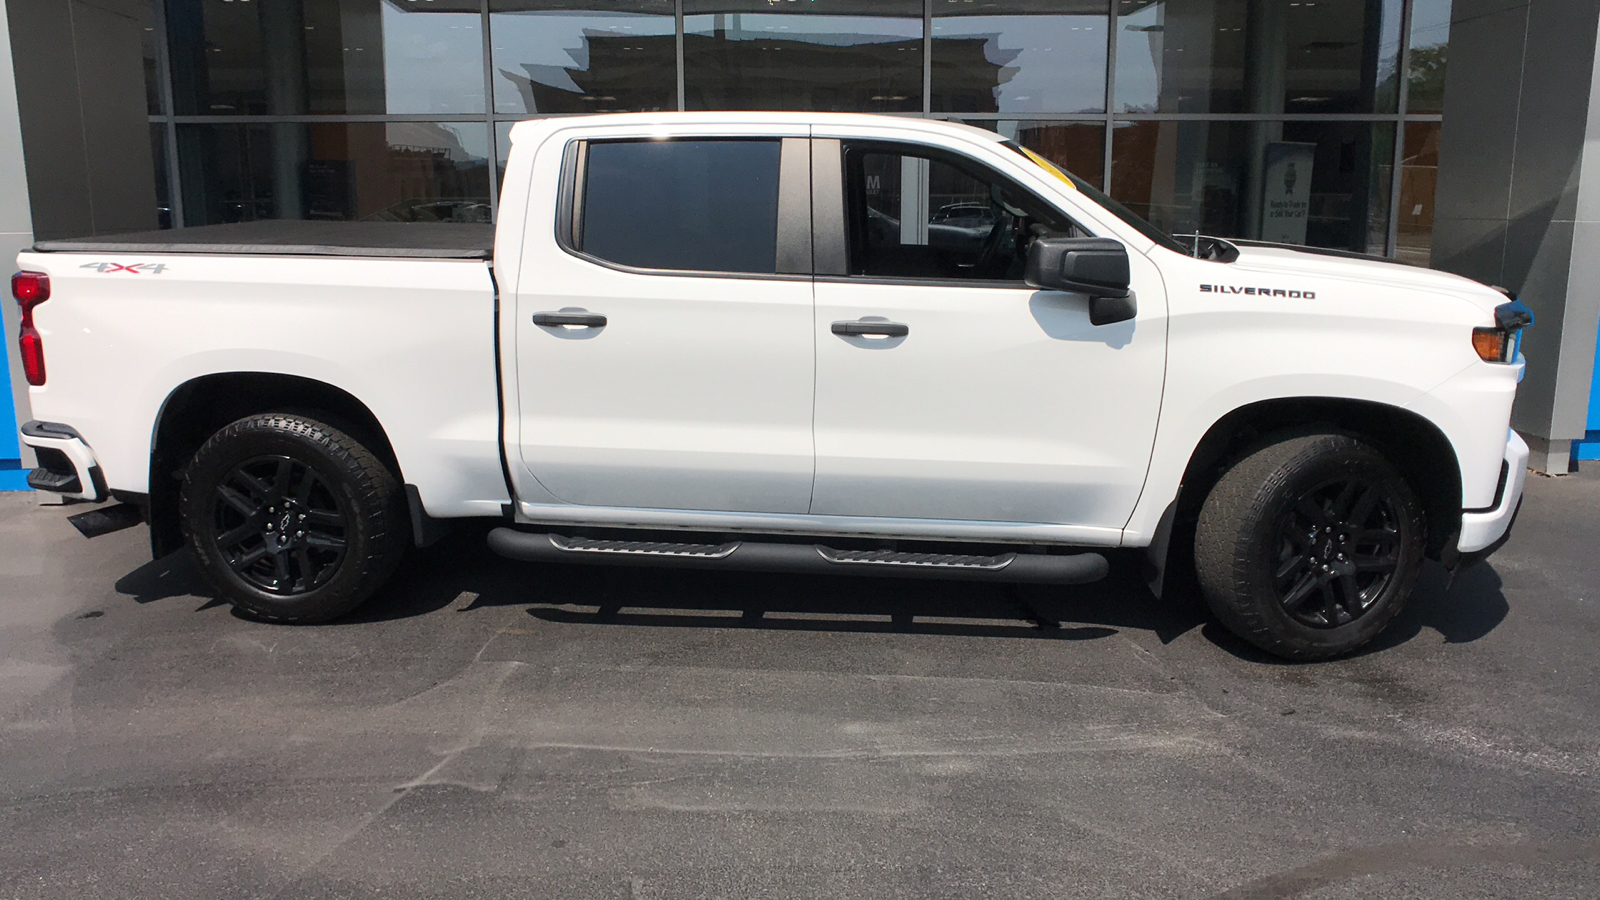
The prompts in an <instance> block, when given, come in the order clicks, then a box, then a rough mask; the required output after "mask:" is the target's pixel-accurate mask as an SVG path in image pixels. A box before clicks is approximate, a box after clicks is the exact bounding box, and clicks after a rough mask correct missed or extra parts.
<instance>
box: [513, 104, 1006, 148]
mask: <svg viewBox="0 0 1600 900" xmlns="http://www.w3.org/2000/svg"><path fill="white" fill-rule="evenodd" d="M741 124H746V125H793V126H796V127H800V126H812V125H820V126H824V127H828V128H848V127H850V126H858V127H860V126H865V127H870V126H878V127H882V126H884V125H894V126H895V127H898V128H905V129H908V130H911V131H921V132H926V133H929V134H938V133H941V132H942V133H944V134H959V135H962V136H964V137H967V138H980V139H983V140H988V141H994V142H996V143H999V142H1000V141H1004V140H1005V136H1004V135H1000V134H996V133H995V132H993V131H988V130H985V129H982V128H976V127H974V126H971V125H965V124H962V123H960V122H946V121H942V120H939V119H923V118H919V117H914V116H888V115H879V114H874V113H828V112H719V111H703V112H644V113H605V114H601V115H585V116H555V117H541V118H536V119H524V120H523V121H521V122H518V123H517V124H516V125H513V126H512V128H511V140H512V141H513V142H515V141H516V140H518V138H519V134H518V132H525V131H528V130H531V129H534V128H538V129H549V128H551V127H552V126H554V125H560V126H562V127H571V126H583V125H618V126H624V127H626V126H629V125H637V126H640V127H649V126H651V125H665V126H683V125H741Z"/></svg>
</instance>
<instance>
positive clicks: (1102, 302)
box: [1023, 238, 1139, 325]
mask: <svg viewBox="0 0 1600 900" xmlns="http://www.w3.org/2000/svg"><path fill="white" fill-rule="evenodd" d="M1023 280H1024V281H1026V282H1027V283H1028V286H1029V287H1031V288H1037V289H1039V290H1044V291H1065V292H1066V293H1069V294H1085V295H1087V296H1088V297H1089V323H1090V324H1091V325H1111V324H1113V323H1116V322H1126V321H1127V320H1129V319H1131V318H1133V317H1134V316H1135V315H1136V314H1137V313H1138V310H1139V305H1138V302H1137V301H1135V300H1134V297H1133V290H1132V287H1131V282H1132V280H1133V278H1132V275H1131V273H1130V270H1129V267H1128V249H1127V248H1126V247H1124V246H1122V244H1121V242H1119V241H1114V240H1112V239H1110V238H1039V239H1038V240H1036V241H1034V242H1033V246H1031V247H1029V248H1028V268H1027V271H1026V273H1025V274H1024V275H1023Z"/></svg>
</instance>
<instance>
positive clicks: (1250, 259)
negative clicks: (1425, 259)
mask: <svg viewBox="0 0 1600 900" xmlns="http://www.w3.org/2000/svg"><path fill="white" fill-rule="evenodd" d="M1224 240H1226V239H1224ZM1227 242H1228V243H1229V244H1232V245H1233V246H1235V247H1237V248H1238V250H1239V258H1238V259H1236V260H1234V261H1233V262H1232V263H1228V264H1227V266H1228V269H1229V270H1230V271H1231V272H1233V273H1238V274H1240V275H1245V274H1249V275H1256V274H1260V275H1264V276H1274V275H1282V276H1294V277H1297V278H1302V279H1303V278H1307V277H1310V278H1337V279H1340V280H1343V281H1357V282H1363V283H1366V284H1372V285H1381V286H1383V287H1386V288H1396V287H1398V288H1402V289H1405V288H1410V289H1413V290H1417V291H1427V292H1430V293H1434V294H1446V295H1449V296H1452V297H1458V298H1460V299H1462V300H1466V301H1468V302H1470V303H1472V304H1473V305H1475V306H1478V307H1479V308H1481V309H1482V310H1483V311H1484V312H1486V313H1488V314H1489V315H1493V314H1494V308H1495V307H1496V306H1498V305H1500V304H1502V303H1504V302H1506V295H1505V294H1504V293H1502V292H1501V291H1500V290H1498V289H1496V288H1492V287H1489V286H1488V285H1485V284H1482V283H1480V282H1477V281H1473V280H1472V279H1470V278H1463V277H1461V276H1460V275H1452V274H1450V273H1449V272H1440V271H1437V270H1434V269H1423V268H1420V267H1418V266H1412V265H1407V264H1406V263H1400V262H1395V261H1393V260H1390V259H1385V258H1383V257H1380V256H1366V255H1363V254H1358V253H1348V252H1344V251H1338V250H1321V249H1318V248H1315V247H1294V246H1288V245H1282V244H1258V243H1252V242H1248V241H1242V242H1241V241H1227Z"/></svg>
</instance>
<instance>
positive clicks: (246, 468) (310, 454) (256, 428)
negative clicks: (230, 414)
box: [179, 413, 406, 622]
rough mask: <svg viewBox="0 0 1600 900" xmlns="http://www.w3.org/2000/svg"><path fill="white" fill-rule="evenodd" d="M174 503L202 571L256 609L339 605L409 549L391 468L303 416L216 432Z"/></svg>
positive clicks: (320, 610)
mask: <svg viewBox="0 0 1600 900" xmlns="http://www.w3.org/2000/svg"><path fill="white" fill-rule="evenodd" d="M179 509H180V515H181V522H182V525H183V531H184V537H185V540H186V541H187V542H188V545H189V549H190V552H191V553H192V554H193V555H194V558H195V561H196V562H197V563H198V564H199V566H200V571H201V572H202V573H203V574H204V575H205V577H206V580H207V581H209V582H210V583H211V585H212V586H213V587H214V588H216V590H217V592H218V593H219V594H220V595H221V596H222V597H223V599H226V600H228V601H230V602H231V603H232V604H233V605H234V606H235V607H237V608H239V609H242V610H244V611H245V612H247V613H249V614H251V615H253V616H255V617H257V618H260V619H267V620H272V621H280V622H318V621H323V620H326V619H332V618H335V617H337V616H341V615H344V614H345V613H347V612H350V611H351V610H353V609H355V608H356V607H357V606H358V605H360V604H361V602H362V601H364V600H366V599H367V598H368V597H369V596H371V595H372V593H373V592H374V591H376V590H377V589H378V588H379V587H381V586H382V585H383V583H384V582H385V581H387V580H388V578H389V576H390V575H392V574H393V573H394V570H395V567H396V566H397V565H399V562H400V557H401V556H402V555H403V553H404V552H405V546H406V543H405V540H406V515H405V506H404V502H403V497H402V494H401V489H400V485H399V483H398V481H397V480H396V478H395V476H394V474H393V473H392V472H390V471H389V469H388V467H387V466H385V465H384V464H383V463H382V462H380V461H379V460H378V458H377V457H376V456H374V455H373V454H372V452H371V451H369V450H368V449H367V448H366V447H364V446H362V445H361V444H360V442H358V441H356V440H355V439H354V438H352V437H350V436H349V435H348V434H345V433H344V432H342V431H340V430H338V429H336V428H333V427H332V426H329V425H326V424H323V423H321V422H318V421H315V420H313V419H309V418H305V417H303V416H295V415H286V414H280V413H268V414H263V415H255V416H249V417H247V418H244V419H240V420H239V421H237V422H234V423H233V424H231V425H229V426H227V427H226V428H224V429H222V430H221V431H219V432H217V433H216V434H215V435H213V436H212V437H211V439H210V440H208V441H206V442H205V444H204V445H203V446H201V448H200V450H199V451H198V452H196V453H195V456H194V459H193V460H192V461H191V462H190V464H189V467H188V469H187V470H186V471H185V473H184V478H183V489H182V494H181V496H180V500H179Z"/></svg>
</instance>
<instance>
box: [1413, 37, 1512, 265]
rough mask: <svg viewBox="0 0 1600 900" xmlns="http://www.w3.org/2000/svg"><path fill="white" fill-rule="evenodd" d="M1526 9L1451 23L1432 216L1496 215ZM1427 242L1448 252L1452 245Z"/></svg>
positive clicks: (1506, 169) (1505, 196)
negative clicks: (1443, 118) (1449, 64)
mask: <svg viewBox="0 0 1600 900" xmlns="http://www.w3.org/2000/svg"><path fill="white" fill-rule="evenodd" d="M1526 28H1527V9H1526V7H1514V8H1511V9H1503V10H1501V11H1497V12H1494V13H1492V14H1489V15H1485V16H1482V17H1480V18H1477V19H1473V20H1471V21H1467V22H1462V23H1460V24H1457V25H1453V26H1451V30H1450V59H1451V61H1452V62H1456V61H1457V60H1459V61H1460V62H1459V63H1457V64H1456V65H1451V66H1450V67H1449V68H1448V69H1447V70H1446V74H1445V79H1446V81H1445V103H1446V106H1447V107H1448V108H1447V111H1446V119H1447V121H1448V123H1449V124H1448V125H1447V126H1446V127H1445V128H1444V130H1443V131H1442V132H1441V134H1440V136H1439V184H1438V194H1437V200H1436V205H1435V214H1434V220H1435V222H1436V223H1437V222H1438V221H1439V220H1441V219H1495V218H1501V219H1503V218H1504V217H1505V215H1506V210H1507V205H1508V204H1509V202H1510V196H1511V180H1512V174H1511V173H1512V164H1513V160H1514V158H1515V155H1516V149H1515V148H1516V137H1517V132H1516V123H1517V110H1518V107H1519V105H1520V102H1521V96H1520V95H1521V82H1520V77H1519V75H1520V72H1521V71H1522V46H1523V33H1524V32H1525V31H1526ZM1434 246H1435V247H1436V248H1438V249H1441V250H1443V251H1444V252H1445V254H1446V255H1449V254H1450V253H1451V252H1453V250H1454V249H1455V248H1452V247H1449V246H1442V247H1441V245H1440V243H1439V241H1438V238H1437V236H1436V237H1435V240H1434Z"/></svg>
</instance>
